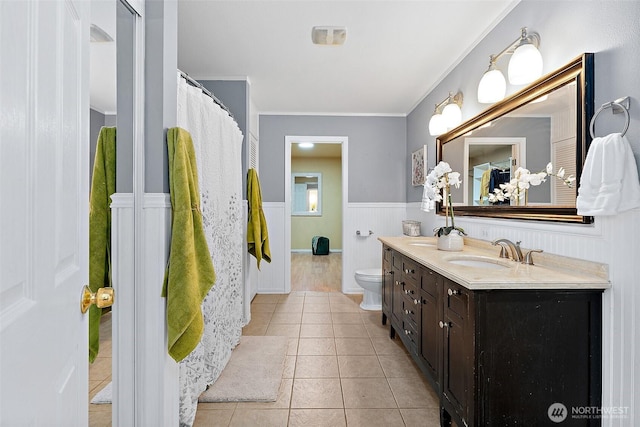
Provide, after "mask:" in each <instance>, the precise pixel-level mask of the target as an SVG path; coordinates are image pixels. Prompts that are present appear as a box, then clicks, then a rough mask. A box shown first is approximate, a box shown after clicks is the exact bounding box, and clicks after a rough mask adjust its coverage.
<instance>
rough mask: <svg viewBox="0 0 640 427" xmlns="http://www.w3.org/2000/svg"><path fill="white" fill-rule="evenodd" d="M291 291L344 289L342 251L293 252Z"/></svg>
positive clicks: (338, 290)
mask: <svg viewBox="0 0 640 427" xmlns="http://www.w3.org/2000/svg"><path fill="white" fill-rule="evenodd" d="M291 291H292V292H294V291H318V292H341V291H342V253H341V252H330V253H329V255H313V254H312V253H311V252H292V253H291Z"/></svg>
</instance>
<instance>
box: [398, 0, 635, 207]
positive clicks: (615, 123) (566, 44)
mask: <svg viewBox="0 0 640 427" xmlns="http://www.w3.org/2000/svg"><path fill="white" fill-rule="evenodd" d="M639 23H640V5H639V3H638V2H636V1H616V2H613V1H538V0H536V1H533V0H524V1H522V2H520V3H519V4H518V5H517V6H516V7H515V8H514V9H513V10H512V11H511V12H510V13H509V14H508V15H507V16H506V17H505V18H504V19H503V20H502V21H501V22H499V23H498V24H497V25H496V27H495V28H494V29H493V30H492V31H491V32H489V34H488V35H487V36H486V37H485V38H484V39H483V40H481V41H480V42H479V43H478V44H477V46H476V47H475V48H474V49H473V50H471V52H470V53H469V54H468V55H467V56H466V57H464V58H463V59H462V60H461V62H460V63H459V65H458V66H456V67H455V68H454V69H453V70H452V71H451V72H450V73H449V74H448V75H447V76H445V77H444V78H443V79H442V81H441V83H439V84H438V85H437V86H436V87H435V88H433V90H432V91H431V92H430V93H429V94H428V95H427V97H426V98H425V99H424V100H423V101H422V102H421V103H420V104H419V105H418V106H417V107H416V108H415V109H414V110H413V111H412V112H411V113H410V114H409V116H408V117H407V140H408V146H407V152H412V151H415V150H417V149H418V148H419V147H420V146H422V145H424V144H427V145H428V153H429V167H433V166H434V165H435V161H436V158H435V137H433V136H429V134H428V129H427V127H428V123H429V119H430V117H431V115H432V114H433V107H434V105H435V104H436V103H438V102H440V101H442V100H443V99H444V98H446V96H447V94H448V93H449V92H450V91H453V92H455V91H457V90H461V91H462V92H463V94H464V104H463V106H462V113H463V119H469V118H471V117H473V116H475V115H476V114H478V113H480V112H481V111H483V110H484V109H485V108H486V107H487V105H484V104H478V102H477V98H476V93H477V89H478V83H479V82H480V78H481V77H482V74H483V73H484V71H485V70H486V68H487V64H488V59H489V55H490V54H495V53H498V52H500V51H501V50H502V49H503V48H504V47H506V46H507V45H508V44H509V43H510V42H512V41H513V40H515V39H516V38H517V37H518V35H519V34H520V27H522V26H527V27H528V28H529V30H530V31H536V32H538V33H539V34H540V37H541V44H540V51H541V53H542V57H543V59H544V70H543V72H544V73H548V72H550V71H553V70H555V69H557V68H559V67H561V66H563V65H564V64H566V63H567V62H569V61H570V60H571V59H573V58H575V57H577V56H578V55H580V54H582V53H584V52H594V53H595V105H596V106H599V105H601V104H603V103H605V102H608V101H611V100H614V99H616V98H619V97H621V96H625V95H629V96H631V110H630V114H631V124H630V126H629V131H628V133H627V138H628V139H629V141H630V143H631V147H632V149H633V151H634V154H635V157H636V163H638V164H640V104H639V100H640V85H638V75H640V59H639V56H638V52H640V25H638V24H639ZM507 64H508V57H507V58H503V59H500V60H499V61H498V67H499V68H500V69H501V70H503V72H505V74H506V68H507ZM519 88H520V87H514V86H511V85H508V86H507V94H510V93H514V92H515V91H517V90H518V89H519ZM619 116H622V114H619V115H616V116H615V117H614V116H613V115H612V114H603V115H602V116H601V117H600V118H599V120H598V123H597V126H596V128H597V134H598V135H605V134H608V133H610V132H620V130H621V129H622V122H623V118H622V117H619ZM407 162H408V161H407ZM406 188H407V200H408V201H412V202H414V201H419V200H420V197H421V194H422V193H421V191H420V190H419V189H417V188H414V187H411V185H410V183H409V184H407V185H406Z"/></svg>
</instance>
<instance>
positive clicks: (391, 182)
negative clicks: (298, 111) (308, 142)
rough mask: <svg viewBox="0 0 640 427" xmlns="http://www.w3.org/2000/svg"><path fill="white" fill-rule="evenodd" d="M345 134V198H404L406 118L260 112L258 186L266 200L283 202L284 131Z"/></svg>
mask: <svg viewBox="0 0 640 427" xmlns="http://www.w3.org/2000/svg"><path fill="white" fill-rule="evenodd" d="M294 135H299V136H346V137H348V138H349V144H348V150H349V151H348V160H349V164H348V168H349V176H348V179H349V188H348V190H349V194H348V199H349V200H348V201H349V202H405V201H406V196H405V185H406V182H407V179H408V170H409V169H408V168H407V167H406V165H405V159H406V157H407V151H406V145H407V144H406V118H404V117H354V116H338V117H336V116H292V115H282V116H281V115H261V116H260V187H261V190H262V199H263V201H265V202H284V186H285V185H288V183H289V179H288V178H286V177H285V176H284V164H285V159H284V153H285V137H286V136H294Z"/></svg>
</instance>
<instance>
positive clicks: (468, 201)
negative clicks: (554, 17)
mask: <svg viewBox="0 0 640 427" xmlns="http://www.w3.org/2000/svg"><path fill="white" fill-rule="evenodd" d="M442 159H443V160H444V161H446V162H448V163H449V164H450V165H451V168H452V169H453V170H460V171H462V172H461V174H462V176H464V177H466V178H467V179H466V180H463V185H462V186H461V187H460V188H459V189H457V190H455V189H454V190H452V198H453V202H454V203H457V204H459V205H461V206H483V205H485V206H486V205H493V206H497V205H502V206H504V205H507V206H508V205H509V203H505V202H493V203H492V202H490V201H489V194H490V193H493V192H494V189H495V188H498V186H499V184H504V183H507V182H509V181H510V179H511V178H512V177H513V176H514V172H515V171H516V169H517V168H518V167H523V168H525V169H528V170H530V171H531V172H533V173H536V172H540V171H544V170H545V168H546V165H547V164H548V163H549V162H551V163H552V165H553V167H554V169H555V170H557V169H559V168H560V167H562V168H564V170H565V171H566V173H568V174H574V176H575V173H576V161H575V159H576V84H575V82H574V83H572V84H568V85H565V86H562V87H560V88H558V89H556V90H555V91H553V92H551V93H550V94H548V95H544V96H542V97H540V98H538V99H536V100H534V101H532V102H529V103H527V104H525V105H523V106H521V107H519V108H517V109H515V110H514V111H512V112H510V113H508V114H505V115H504V116H502V117H500V118H498V119H496V120H493V121H492V122H489V123H488V124H487V125H485V126H483V127H481V128H479V129H477V130H474V131H470V132H468V133H467V134H465V135H462V136H460V137H458V138H455V139H453V140H451V141H449V142H448V143H447V144H446V145H445V146H444V147H443V149H442ZM575 203H576V189H575V188H570V187H568V186H566V185H564V183H563V182H562V181H561V180H554V179H552V177H548V178H547V180H546V181H545V182H543V183H542V184H540V185H537V186H532V187H530V188H529V190H528V202H527V204H528V205H546V206H563V207H575Z"/></svg>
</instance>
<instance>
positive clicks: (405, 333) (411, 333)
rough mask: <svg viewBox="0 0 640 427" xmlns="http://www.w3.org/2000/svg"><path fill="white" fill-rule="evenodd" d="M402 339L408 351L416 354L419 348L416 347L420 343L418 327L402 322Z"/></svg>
mask: <svg viewBox="0 0 640 427" xmlns="http://www.w3.org/2000/svg"><path fill="white" fill-rule="evenodd" d="M402 337H403V338H404V339H403V340H402V341H403V342H404V343H405V344H406V345H407V350H409V351H410V352H411V353H415V352H416V350H417V348H418V346H417V345H416V343H417V341H418V338H417V337H418V333H417V332H416V327H415V325H413V324H412V323H411V322H409V321H406V320H405V321H403V322H402Z"/></svg>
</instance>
